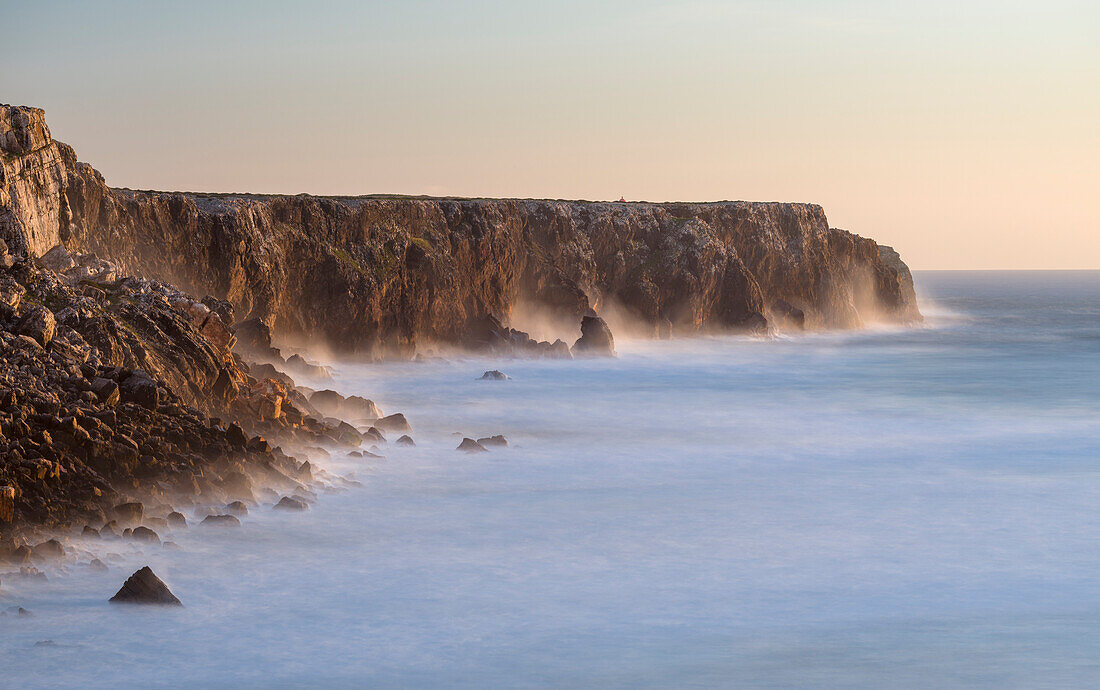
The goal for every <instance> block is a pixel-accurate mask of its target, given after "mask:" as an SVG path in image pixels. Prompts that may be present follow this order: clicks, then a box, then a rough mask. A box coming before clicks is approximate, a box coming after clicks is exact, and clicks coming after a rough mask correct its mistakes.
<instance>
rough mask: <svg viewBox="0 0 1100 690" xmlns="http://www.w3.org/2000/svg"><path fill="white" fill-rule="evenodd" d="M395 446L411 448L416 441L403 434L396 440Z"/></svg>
mask: <svg viewBox="0 0 1100 690" xmlns="http://www.w3.org/2000/svg"><path fill="white" fill-rule="evenodd" d="M396 444H397V445H399V446H403V447H405V448H412V447H414V446H416V441H413V440H412V437H411V436H409V435H408V434H405V435H404V436H402V437H401V438H399V439H397V441H396Z"/></svg>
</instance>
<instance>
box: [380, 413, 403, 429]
mask: <svg viewBox="0 0 1100 690" xmlns="http://www.w3.org/2000/svg"><path fill="white" fill-rule="evenodd" d="M374 425H375V426H376V427H378V428H379V429H384V430H386V431H412V427H410V426H409V422H408V420H406V419H405V415H403V414H401V413H400V412H398V413H397V414H391V415H390V416H388V417H382V418H381V419H379V420H378V421H376V422H375V423H374Z"/></svg>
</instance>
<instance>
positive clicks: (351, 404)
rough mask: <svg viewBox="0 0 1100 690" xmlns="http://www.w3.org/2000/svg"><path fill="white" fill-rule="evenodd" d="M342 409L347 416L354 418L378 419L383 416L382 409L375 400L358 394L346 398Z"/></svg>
mask: <svg viewBox="0 0 1100 690" xmlns="http://www.w3.org/2000/svg"><path fill="white" fill-rule="evenodd" d="M341 411H342V412H343V413H344V415H345V416H347V417H352V418H354V419H378V418H379V417H381V416H382V410H381V409H379V407H378V405H375V404H374V401H373V400H367V399H366V398H363V397H360V396H358V395H352V396H350V397H348V398H345V399H344V404H343V405H342V406H341Z"/></svg>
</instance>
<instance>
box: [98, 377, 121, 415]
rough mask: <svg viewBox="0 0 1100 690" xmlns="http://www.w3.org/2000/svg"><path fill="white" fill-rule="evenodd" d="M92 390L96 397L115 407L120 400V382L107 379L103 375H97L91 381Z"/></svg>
mask: <svg viewBox="0 0 1100 690" xmlns="http://www.w3.org/2000/svg"><path fill="white" fill-rule="evenodd" d="M91 391H92V392H93V393H95V396H96V398H97V399H98V400H99V401H100V402H101V403H103V404H104V405H107V406H108V407H113V406H114V405H117V404H118V402H119V397H120V396H119V390H118V384H117V383H115V382H114V381H112V380H111V379H105V378H102V377H99V376H97V377H95V378H93V379H92V382H91Z"/></svg>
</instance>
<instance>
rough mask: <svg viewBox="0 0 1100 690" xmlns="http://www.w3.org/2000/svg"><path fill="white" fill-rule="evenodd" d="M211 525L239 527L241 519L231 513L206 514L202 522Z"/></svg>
mask: <svg viewBox="0 0 1100 690" xmlns="http://www.w3.org/2000/svg"><path fill="white" fill-rule="evenodd" d="M201 524H204V525H207V526H212V527H240V526H241V521H240V520H238V519H237V518H236V517H234V516H233V515H207V516H206V517H204V518H203V519H202V523H201Z"/></svg>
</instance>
